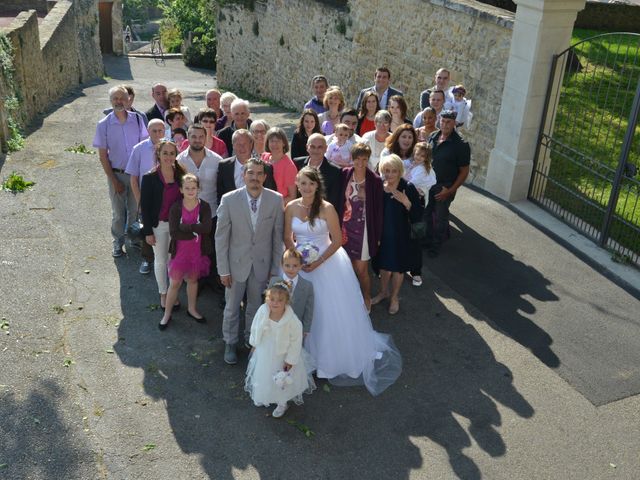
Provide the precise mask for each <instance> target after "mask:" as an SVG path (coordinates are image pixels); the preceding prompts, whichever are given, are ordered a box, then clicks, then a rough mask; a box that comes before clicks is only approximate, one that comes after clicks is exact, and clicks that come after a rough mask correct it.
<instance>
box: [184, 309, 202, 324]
mask: <svg viewBox="0 0 640 480" xmlns="http://www.w3.org/2000/svg"><path fill="white" fill-rule="evenodd" d="M187 315H188V316H189V317H191V318H193V319H194V320H195V321H196V322H198V323H207V319H206V318H205V317H200V318H198V317H194V316H193V315H191V312H190V311H189V310H187Z"/></svg>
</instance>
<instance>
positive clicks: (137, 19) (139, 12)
mask: <svg viewBox="0 0 640 480" xmlns="http://www.w3.org/2000/svg"><path fill="white" fill-rule="evenodd" d="M157 5H158V0H123V2H122V16H123V17H124V24H125V25H131V24H134V23H136V24H145V23H147V22H148V21H149V8H152V7H156V6H157Z"/></svg>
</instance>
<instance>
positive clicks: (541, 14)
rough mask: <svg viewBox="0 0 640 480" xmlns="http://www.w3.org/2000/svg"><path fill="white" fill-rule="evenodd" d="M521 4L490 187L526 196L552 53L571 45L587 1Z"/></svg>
mask: <svg viewBox="0 0 640 480" xmlns="http://www.w3.org/2000/svg"><path fill="white" fill-rule="evenodd" d="M514 1H515V3H516V4H517V6H518V8H517V10H516V19H515V24H514V27H513V36H512V40H511V50H510V53H509V63H508V64H507V75H506V78H505V84H504V91H503V92H502V106H501V108H500V119H499V120H498V132H497V135H496V142H495V146H494V148H493V150H491V155H490V156H489V169H488V171H487V180H486V182H485V188H486V189H487V190H488V191H490V192H491V193H493V194H495V195H497V196H498V197H500V198H502V199H504V200H507V201H510V202H514V201H518V200H523V199H525V198H527V191H528V189H529V182H530V180H531V172H532V170H533V163H534V158H533V157H534V155H535V150H536V144H537V141H538V133H539V132H538V130H539V128H540V120H541V117H542V110H543V107H544V100H545V95H546V91H547V84H548V82H549V75H550V72H551V62H552V60H553V55H554V54H555V53H559V52H561V51H562V50H564V49H565V48H567V47H568V46H569V42H570V40H571V32H572V30H573V24H574V22H575V19H576V16H577V14H578V12H579V11H580V10H582V9H583V8H584V5H585V0H514Z"/></svg>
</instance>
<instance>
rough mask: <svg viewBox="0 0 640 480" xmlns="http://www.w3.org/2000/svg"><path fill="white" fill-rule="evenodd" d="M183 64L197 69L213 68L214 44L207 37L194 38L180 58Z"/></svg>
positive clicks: (214, 57)
mask: <svg viewBox="0 0 640 480" xmlns="http://www.w3.org/2000/svg"><path fill="white" fill-rule="evenodd" d="M182 60H183V61H184V64H185V65H187V66H190V67H197V68H215V66H216V42H215V39H211V38H208V37H207V36H202V37H195V38H194V39H193V43H192V44H191V45H190V46H189V47H188V48H187V49H186V50H185V52H184V55H183V56H182Z"/></svg>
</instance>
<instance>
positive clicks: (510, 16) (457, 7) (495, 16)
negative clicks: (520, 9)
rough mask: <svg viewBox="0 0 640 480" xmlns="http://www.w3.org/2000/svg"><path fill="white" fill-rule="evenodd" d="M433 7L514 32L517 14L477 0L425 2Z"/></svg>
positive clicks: (435, 0)
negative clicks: (491, 23) (474, 18)
mask: <svg viewBox="0 0 640 480" xmlns="http://www.w3.org/2000/svg"><path fill="white" fill-rule="evenodd" d="M425 1H426V2H429V3H430V4H431V5H437V6H439V7H444V8H447V9H449V10H453V11H455V12H460V13H464V14H467V15H469V16H472V17H476V18H479V19H481V20H484V21H487V22H493V23H495V24H496V25H500V26H501V27H505V28H510V29H512V30H513V23H514V21H515V14H514V13H513V12H510V11H508V10H504V9H502V8H498V7H494V6H493V5H487V4H486V3H480V2H476V1H475V0H455V1H454V0H425Z"/></svg>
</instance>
